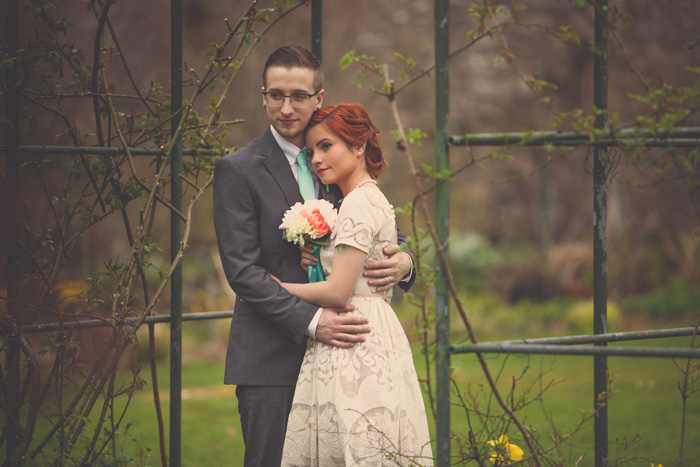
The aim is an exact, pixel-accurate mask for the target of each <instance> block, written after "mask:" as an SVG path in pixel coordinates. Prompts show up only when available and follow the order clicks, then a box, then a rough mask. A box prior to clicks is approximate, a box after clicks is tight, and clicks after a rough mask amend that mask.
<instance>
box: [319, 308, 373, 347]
mask: <svg viewBox="0 0 700 467" xmlns="http://www.w3.org/2000/svg"><path fill="white" fill-rule="evenodd" d="M354 309H355V307H354V306H353V305H350V304H347V305H345V307H343V308H324V309H323V311H321V317H320V318H319V320H318V325H317V326H316V339H318V340H320V341H321V342H323V343H326V344H328V345H332V346H335V347H340V348H341V349H349V348H350V347H352V346H353V345H355V343H359V342H364V341H365V337H364V336H362V335H361V334H367V333H369V332H370V327H369V326H368V325H367V324H368V323H369V321H368V320H367V318H365V317H364V316H354V315H348V314H347V312H348V311H352V310H354Z"/></svg>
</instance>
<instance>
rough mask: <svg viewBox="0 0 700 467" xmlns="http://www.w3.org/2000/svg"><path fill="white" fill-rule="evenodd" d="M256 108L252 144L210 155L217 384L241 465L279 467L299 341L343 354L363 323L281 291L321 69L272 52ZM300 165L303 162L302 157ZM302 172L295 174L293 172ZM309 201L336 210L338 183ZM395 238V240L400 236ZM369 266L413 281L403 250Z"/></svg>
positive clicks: (290, 274)
mask: <svg viewBox="0 0 700 467" xmlns="http://www.w3.org/2000/svg"><path fill="white" fill-rule="evenodd" d="M262 78H263V88H262V90H263V92H262V94H263V96H262V100H263V107H264V108H265V109H266V112H267V117H268V120H269V122H270V126H269V127H268V128H267V130H266V131H265V132H264V133H263V134H262V135H261V136H260V137H258V138H256V139H254V140H253V141H251V142H250V143H249V144H248V145H247V146H245V147H243V148H241V149H239V150H238V151H236V152H235V153H233V154H227V155H226V156H224V157H222V158H221V159H219V160H218V161H217V163H216V166H215V169H214V225H215V228H216V237H217V243H218V246H219V254H220V255H221V261H222V263H223V267H224V271H225V273H226V278H227V279H228V282H229V284H230V285H231V288H232V289H233V290H234V292H236V304H235V312H234V314H233V319H232V321H231V332H230V335H229V343H228V351H227V353H226V368H225V375H224V383H225V384H236V385H237V387H236V397H237V398H238V411H239V413H240V416H241V425H242V432H243V440H244V442H245V447H246V450H245V465H246V467H252V466H274V465H280V460H281V457H282V448H283V445H284V437H285V432H286V426H287V416H288V414H289V411H290V409H291V405H292V399H293V396H294V387H295V384H296V380H297V376H298V373H299V367H300V366H301V360H302V357H303V355H304V351H305V347H306V346H305V341H306V338H307V336H309V337H311V338H314V339H318V340H320V341H322V342H325V343H327V344H330V345H334V346H337V347H341V348H350V347H352V346H353V345H355V343H359V342H363V341H364V340H365V337H364V336H363V334H366V333H368V332H369V331H370V327H369V323H368V322H367V319H365V318H363V317H360V316H352V315H348V314H346V312H348V311H352V307H351V306H350V305H346V307H345V308H342V309H333V308H319V307H318V306H315V305H312V304H310V303H307V302H304V301H302V300H300V299H299V298H298V297H296V296H294V295H290V294H289V293H288V292H286V291H285V290H284V289H283V288H282V287H280V286H279V284H278V283H277V282H275V281H274V280H273V279H272V278H271V277H270V274H272V275H274V276H276V277H278V278H279V279H280V280H281V281H283V282H306V281H307V275H306V272H305V271H304V270H303V269H302V267H301V266H300V263H301V253H300V251H299V248H298V247H297V246H296V245H294V244H292V243H289V242H287V241H286V240H284V239H283V238H282V231H281V230H279V225H280V223H281V222H282V217H283V215H284V213H285V211H286V210H287V209H289V207H290V206H292V205H293V204H294V203H297V202H303V201H304V199H303V198H302V195H301V193H300V188H299V185H298V184H297V183H298V182H297V178H298V173H299V163H298V162H297V161H296V159H297V156H298V154H299V152H300V150H301V149H302V148H303V147H304V129H305V128H306V125H307V124H308V122H309V119H310V118H311V114H312V113H313V112H314V110H316V109H319V108H320V107H321V104H322V103H323V97H324V94H325V91H324V90H323V69H322V66H321V63H320V62H319V60H318V59H317V58H316V56H315V55H314V54H313V53H311V52H310V51H309V50H307V49H305V48H303V47H299V46H285V47H280V48H279V49H277V50H275V51H274V52H273V53H272V54H271V55H270V57H269V58H268V60H267V62H266V63H265V68H264V69H263V74H262ZM302 162H305V161H302ZM301 169H302V170H304V168H303V167H302V168H301ZM314 185H315V186H314V189H315V193H316V196H317V197H318V198H323V199H326V200H328V201H330V202H331V203H333V204H334V205H336V207H337V206H338V202H339V200H340V197H341V196H342V195H341V193H340V190H339V189H338V187H337V186H335V185H333V186H329V187H327V188H326V187H325V186H323V185H320V184H319V182H318V179H316V178H315V177H314ZM402 238H403V237H402ZM396 248H397V246H396V245H393V246H392V247H387V249H385V253H387V254H388V255H389V254H390V255H391V256H390V257H389V258H388V259H386V260H383V261H376V262H374V263H369V264H368V266H367V269H366V271H365V276H367V277H371V278H372V279H371V281H370V285H376V286H378V287H380V289H382V290H383V289H387V288H389V287H391V286H393V285H395V284H396V283H398V282H399V281H401V284H400V285H401V286H402V287H403V288H405V289H408V287H410V284H411V282H412V277H410V276H411V274H412V273H409V274H408V280H407V278H406V277H404V276H406V272H408V271H410V270H411V261H412V260H411V258H410V256H409V255H407V254H404V253H397V254H391V253H392V252H393V251H395V250H396Z"/></svg>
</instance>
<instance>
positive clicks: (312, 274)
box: [306, 243, 326, 283]
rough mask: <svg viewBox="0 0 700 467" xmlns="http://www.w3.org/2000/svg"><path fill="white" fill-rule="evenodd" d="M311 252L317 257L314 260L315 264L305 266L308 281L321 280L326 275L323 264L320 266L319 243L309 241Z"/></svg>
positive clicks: (324, 278)
mask: <svg viewBox="0 0 700 467" xmlns="http://www.w3.org/2000/svg"><path fill="white" fill-rule="evenodd" d="M311 253H312V254H313V255H314V256H315V257H316V258H318V261H316V264H315V265H313V266H309V267H307V268H306V272H307V273H308V275H309V283H312V282H323V281H325V280H326V275H325V274H324V273H323V266H321V245H319V244H318V243H311Z"/></svg>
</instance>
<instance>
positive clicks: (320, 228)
mask: <svg viewBox="0 0 700 467" xmlns="http://www.w3.org/2000/svg"><path fill="white" fill-rule="evenodd" d="M302 214H303V216H304V217H305V218H306V220H307V221H309V224H311V227H312V228H313V229H314V230H315V231H316V235H317V236H318V237H317V238H321V237H323V236H325V235H327V234H328V233H329V232H330V231H331V228H330V226H329V225H328V223H327V222H326V219H324V218H323V214H321V210H320V209H314V210H312V211H311V212H310V213H309V212H308V211H302Z"/></svg>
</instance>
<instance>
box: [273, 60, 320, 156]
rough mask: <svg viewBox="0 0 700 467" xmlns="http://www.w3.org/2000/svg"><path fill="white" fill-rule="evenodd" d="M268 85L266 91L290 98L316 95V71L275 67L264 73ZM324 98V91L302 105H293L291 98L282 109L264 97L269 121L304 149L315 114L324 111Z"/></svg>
mask: <svg viewBox="0 0 700 467" xmlns="http://www.w3.org/2000/svg"><path fill="white" fill-rule="evenodd" d="M265 82H266V85H267V86H266V87H265V88H263V91H267V92H271V91H273V92H279V93H282V94H284V95H287V96H290V95H292V94H314V93H315V92H316V90H315V89H314V71H313V70H312V69H310V68H300V67H293V68H285V67H281V66H272V67H270V68H268V69H267V72H266V73H265ZM323 95H324V91H323V90H321V91H319V92H318V94H316V95H315V96H312V97H311V98H310V99H309V101H308V102H307V103H304V104H303V105H299V104H298V103H294V104H293V103H292V99H291V98H289V97H286V98H284V101H283V102H282V105H279V104H277V105H275V104H274V103H272V102H271V100H269V99H266V98H265V96H264V95H263V104H264V105H265V110H266V111H267V118H268V120H269V121H270V124H271V125H272V126H273V127H274V129H275V130H277V132H278V133H279V134H280V135H282V136H283V137H284V138H285V139H287V140H288V141H290V142H292V143H294V144H296V145H297V146H299V147H303V146H304V129H306V125H307V124H308V123H309V120H310V119H311V114H312V113H313V112H314V110H316V109H319V108H321V104H322V103H323ZM292 104H293V105H292Z"/></svg>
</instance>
